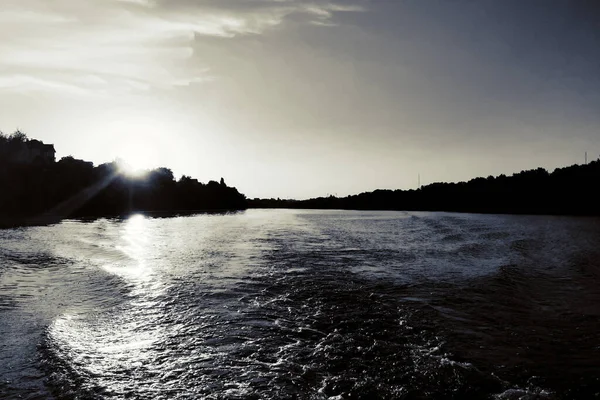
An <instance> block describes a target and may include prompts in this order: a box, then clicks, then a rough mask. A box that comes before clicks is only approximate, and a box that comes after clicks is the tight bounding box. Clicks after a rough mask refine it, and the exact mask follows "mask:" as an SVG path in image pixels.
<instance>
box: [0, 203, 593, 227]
mask: <svg viewBox="0 0 600 400" xmlns="http://www.w3.org/2000/svg"><path fill="white" fill-rule="evenodd" d="M276 209H281V210H313V211H389V212H428V213H457V214H481V215H516V216H535V217H580V218H600V215H598V214H578V213H544V212H532V211H529V212H508V211H500V210H493V211H481V210H472V211H471V210H460V211H459V210H427V209H411V210H408V209H407V210H402V209H359V208H310V207H255V206H249V207H248V208H245V209H211V210H192V211H189V210H179V211H132V212H130V213H126V214H107V215H81V216H68V217H64V218H61V217H57V216H41V217H21V218H10V217H9V218H4V217H0V229H15V228H24V227H34V226H47V225H53V224H58V223H60V222H62V221H80V222H92V221H96V220H99V219H116V220H124V219H127V218H129V217H131V216H133V215H144V216H148V217H150V218H174V217H190V216H194V215H205V214H215V215H227V214H237V213H241V212H244V211H246V210H276Z"/></svg>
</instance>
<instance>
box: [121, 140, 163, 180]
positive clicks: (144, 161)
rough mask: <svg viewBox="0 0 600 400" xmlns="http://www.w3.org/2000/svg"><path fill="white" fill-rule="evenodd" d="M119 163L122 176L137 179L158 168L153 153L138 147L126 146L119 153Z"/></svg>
mask: <svg viewBox="0 0 600 400" xmlns="http://www.w3.org/2000/svg"><path fill="white" fill-rule="evenodd" d="M117 163H118V165H119V170H120V171H121V173H122V174H125V175H127V176H130V177H135V178H139V177H142V176H144V175H145V174H146V173H147V172H148V170H149V169H152V168H154V167H156V165H155V164H156V162H155V157H154V155H153V154H152V151H150V149H148V148H144V147H136V146H124V147H123V148H122V149H121V150H120V151H119V156H118V157H117Z"/></svg>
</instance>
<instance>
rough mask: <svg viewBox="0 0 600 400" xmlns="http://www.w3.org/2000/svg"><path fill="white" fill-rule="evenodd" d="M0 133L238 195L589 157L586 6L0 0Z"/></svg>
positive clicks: (551, 2)
mask: <svg viewBox="0 0 600 400" xmlns="http://www.w3.org/2000/svg"><path fill="white" fill-rule="evenodd" d="M0 3H1V5H0V7H1V10H0V129H1V130H2V131H3V132H5V133H11V132H12V131H14V130H16V129H20V130H22V131H24V132H25V133H27V134H28V135H29V137H31V138H37V139H40V140H43V141H44V142H46V143H53V144H54V145H55V147H56V150H57V156H58V157H63V156H67V155H73V156H75V157H76V158H82V159H85V160H89V161H93V162H94V163H96V164H99V163H102V162H109V161H112V160H114V159H116V158H123V159H125V160H126V161H128V162H129V163H130V164H132V165H134V166H138V167H144V168H150V167H159V166H165V167H169V168H171V169H172V170H173V171H174V173H175V174H176V175H177V176H180V175H182V174H185V175H191V176H193V177H195V178H198V179H199V180H200V181H203V182H206V181H208V180H219V179H220V178H221V177H223V178H224V179H225V181H226V182H227V183H228V184H229V185H231V186H235V187H237V188H238V189H239V190H240V192H242V193H244V194H246V195H247V196H248V197H250V198H254V197H261V198H270V197H275V198H276V197H280V198H297V199H304V198H310V197H316V196H325V195H329V194H335V195H339V196H345V195H349V194H356V193H360V192H364V191H370V190H374V189H378V188H380V189H410V188H416V187H417V185H418V176H419V175H420V177H421V183H422V184H427V183H431V182H440V181H447V182H450V181H462V180H468V179H471V178H473V177H477V176H488V175H498V174H502V173H504V174H507V175H509V174H512V173H514V172H518V171H520V170H523V169H531V168H537V167H539V166H541V167H544V168H547V169H549V170H553V169H554V168H556V167H561V166H565V165H571V164H574V163H583V161H584V152H586V151H587V152H588V159H590V160H591V159H596V158H598V155H600V113H599V112H598V111H599V110H600V3H598V2H597V1H594V0H578V1H568V0H564V1H563V0H494V1H492V0H477V1H476V0H444V1H441V0H370V1H369V0H339V1H329V0H322V1H321V0H312V1H309V0H306V1H305V0H86V1H81V0H0Z"/></svg>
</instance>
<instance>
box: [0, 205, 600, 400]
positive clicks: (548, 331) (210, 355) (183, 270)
mask: <svg viewBox="0 0 600 400" xmlns="http://www.w3.org/2000/svg"><path fill="white" fill-rule="evenodd" d="M599 332H600V220H598V219H597V218H573V217H549V216H510V215H480V214H454V213H425V212H365V211H303V210H247V211H244V212H238V213H230V214H206V215H196V216H185V217H171V218H151V217H148V216H143V215H134V216H132V217H130V218H126V219H97V220H92V221H76V220H67V221H63V222H61V223H59V224H56V225H51V226H45V227H27V228H18V229H7V230H0V398H2V399H12V398H14V399H47V398H50V399H52V398H55V399H121V398H128V399H197V398H204V399H338V400H340V399H377V398H382V399H429V398H434V399H435V398H439V399H463V398H475V399H478V398H481V399H571V398H573V399H577V398H594V397H598V396H600V380H599V379H600V334H599Z"/></svg>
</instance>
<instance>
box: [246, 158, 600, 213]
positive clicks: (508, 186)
mask: <svg viewBox="0 0 600 400" xmlns="http://www.w3.org/2000/svg"><path fill="white" fill-rule="evenodd" d="M599 185H600V160H597V161H592V162H590V163H588V164H584V165H572V166H569V167H564V168H557V169H555V170H554V171H553V172H552V173H549V172H548V171H546V170H545V169H543V168H537V169H533V170H527V171H521V172H519V173H515V174H513V175H512V176H506V175H500V176H496V177H494V176H489V177H487V178H474V179H471V180H470V181H468V182H458V183H432V184H430V185H426V186H422V187H421V188H419V189H416V190H375V191H373V192H365V193H361V194H358V195H352V196H347V197H335V196H329V197H319V198H313V199H309V200H281V199H253V200H250V202H249V206H250V207H253V208H306V209H346V210H410V211H454V212H475V213H498V214H568V215H600V188H599Z"/></svg>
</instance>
